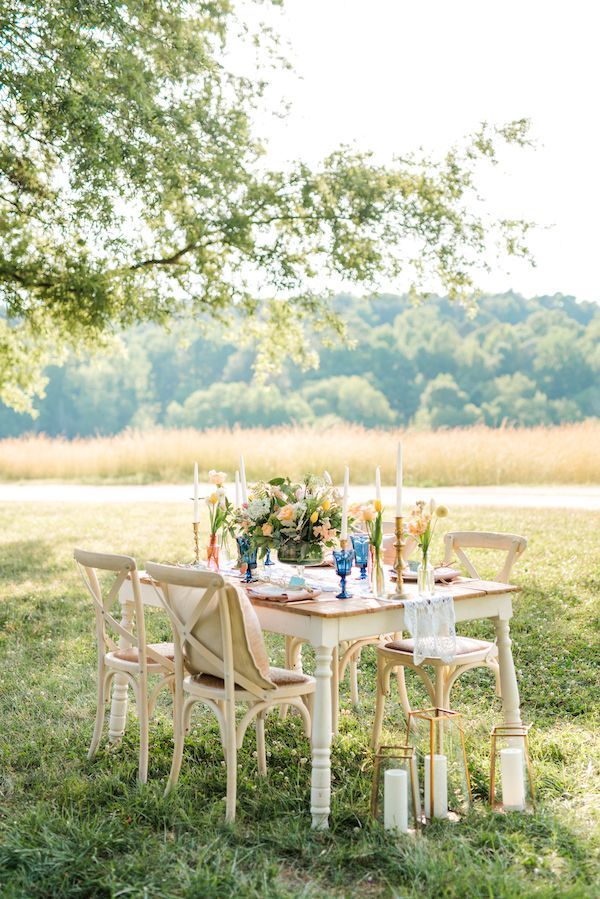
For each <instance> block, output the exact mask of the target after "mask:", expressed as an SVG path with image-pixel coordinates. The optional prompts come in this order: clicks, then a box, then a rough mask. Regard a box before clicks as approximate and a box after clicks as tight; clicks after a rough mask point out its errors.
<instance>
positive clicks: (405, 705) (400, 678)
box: [396, 665, 411, 721]
mask: <svg viewBox="0 0 600 899" xmlns="http://www.w3.org/2000/svg"><path fill="white" fill-rule="evenodd" d="M396 683H397V685H398V693H399V695H400V704H401V706H402V711H403V712H404V716H405V718H406V720H407V721H408V716H409V715H410V713H411V707H410V702H409V701H408V693H407V692H406V673H405V668H404V665H399V666H398V667H397V668H396Z"/></svg>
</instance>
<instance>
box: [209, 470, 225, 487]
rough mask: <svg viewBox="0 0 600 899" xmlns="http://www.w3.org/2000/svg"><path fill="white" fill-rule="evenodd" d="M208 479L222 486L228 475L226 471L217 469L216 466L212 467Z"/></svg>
mask: <svg viewBox="0 0 600 899" xmlns="http://www.w3.org/2000/svg"><path fill="white" fill-rule="evenodd" d="M208 480H209V481H210V483H211V484H215V485H216V486H217V487H222V486H223V484H224V483H225V481H226V480H227V475H226V473H225V472H224V471H215V469H214V468H211V470H210V471H209V472H208Z"/></svg>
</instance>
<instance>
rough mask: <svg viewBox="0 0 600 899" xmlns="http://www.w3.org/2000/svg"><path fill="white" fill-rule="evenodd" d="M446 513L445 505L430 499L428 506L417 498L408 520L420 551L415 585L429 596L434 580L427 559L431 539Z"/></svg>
mask: <svg viewBox="0 0 600 899" xmlns="http://www.w3.org/2000/svg"><path fill="white" fill-rule="evenodd" d="M447 515H448V509H447V508H446V506H436V504H435V501H434V500H431V502H430V504H429V508H428V507H427V503H426V502H425V501H424V500H419V501H418V502H417V503H416V504H415V507H414V509H413V510H412V512H411V517H410V521H409V522H408V532H409V534H411V535H412V536H413V537H414V538H415V540H416V541H417V545H418V547H419V549H420V551H421V563H420V564H419V569H418V571H417V586H418V590H419V593H422V594H423V595H426V596H430V595H431V594H432V593H433V589H434V580H435V579H434V573H433V566H432V565H431V563H430V561H429V551H430V549H431V541H432V539H433V534H434V531H435V526H436V524H437V522H438V519H440V518H446V517H447Z"/></svg>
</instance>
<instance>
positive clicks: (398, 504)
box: [396, 443, 402, 518]
mask: <svg viewBox="0 0 600 899" xmlns="http://www.w3.org/2000/svg"><path fill="white" fill-rule="evenodd" d="M401 515H402V444H401V443H399V444H398V455H397V457H396V518H399V517H400V516H401Z"/></svg>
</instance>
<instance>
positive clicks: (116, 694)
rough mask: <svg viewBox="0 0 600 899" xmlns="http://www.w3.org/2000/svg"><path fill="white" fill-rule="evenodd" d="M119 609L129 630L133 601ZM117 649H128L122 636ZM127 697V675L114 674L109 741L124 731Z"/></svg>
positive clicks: (119, 737)
mask: <svg viewBox="0 0 600 899" xmlns="http://www.w3.org/2000/svg"><path fill="white" fill-rule="evenodd" d="M121 609H122V613H121V623H122V625H123V627H124V628H126V629H127V630H131V622H132V619H133V603H130V602H123V603H122V606H121ZM119 649H129V643H128V642H127V640H126V639H125V638H124V637H119ZM128 698H129V686H128V681H127V677H126V676H125V675H124V674H115V676H114V679H113V691H112V702H111V706H110V722H109V727H108V739H109V741H110V742H111V743H118V742H119V740H120V739H121V737H122V736H123V734H124V733H125V724H126V723H127V701H128Z"/></svg>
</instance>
